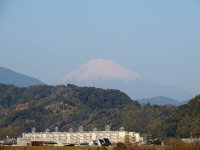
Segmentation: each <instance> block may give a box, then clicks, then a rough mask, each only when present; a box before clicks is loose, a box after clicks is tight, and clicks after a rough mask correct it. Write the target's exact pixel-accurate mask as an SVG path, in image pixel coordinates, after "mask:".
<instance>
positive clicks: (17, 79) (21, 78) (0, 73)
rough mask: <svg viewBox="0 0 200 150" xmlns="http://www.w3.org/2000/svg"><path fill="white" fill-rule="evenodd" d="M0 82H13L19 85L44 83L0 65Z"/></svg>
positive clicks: (26, 85)
mask: <svg viewBox="0 0 200 150" xmlns="http://www.w3.org/2000/svg"><path fill="white" fill-rule="evenodd" d="M0 83H4V84H13V85H16V86H19V87H28V86H30V85H38V84H44V83H43V82H41V81H40V80H38V79H35V78H32V77H29V76H27V75H23V74H20V73H17V72H15V71H12V70H10V69H7V68H4V67H0Z"/></svg>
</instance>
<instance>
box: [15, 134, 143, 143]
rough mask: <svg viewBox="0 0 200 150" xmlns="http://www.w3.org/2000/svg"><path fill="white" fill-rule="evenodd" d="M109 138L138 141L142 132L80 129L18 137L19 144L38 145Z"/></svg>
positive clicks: (113, 141)
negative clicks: (77, 130)
mask: <svg viewBox="0 0 200 150" xmlns="http://www.w3.org/2000/svg"><path fill="white" fill-rule="evenodd" d="M103 138H107V139H109V140H110V142H111V143H118V142H122V143H125V142H127V140H128V142H130V143H138V142H140V134H139V133H135V132H127V131H122V130H121V131H88V132H87V131H79V132H72V131H71V132H58V131H56V132H31V133H23V134H22V137H19V138H17V145H19V146H37V144H38V145H40V146H42V145H50V144H54V145H57V146H64V145H67V144H76V145H79V144H81V143H90V142H91V141H93V140H97V139H103Z"/></svg>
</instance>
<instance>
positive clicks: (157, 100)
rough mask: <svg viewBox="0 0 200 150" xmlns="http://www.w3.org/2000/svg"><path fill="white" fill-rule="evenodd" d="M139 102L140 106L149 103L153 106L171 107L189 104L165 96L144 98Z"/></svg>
mask: <svg viewBox="0 0 200 150" xmlns="http://www.w3.org/2000/svg"><path fill="white" fill-rule="evenodd" d="M138 102H139V103H140V104H147V103H148V102H149V103H150V104H152V105H155V104H156V105H166V104H170V105H174V106H178V105H183V104H185V103H187V101H178V100H174V99H172V98H169V97H164V96H157V97H152V98H143V99H140V100H138Z"/></svg>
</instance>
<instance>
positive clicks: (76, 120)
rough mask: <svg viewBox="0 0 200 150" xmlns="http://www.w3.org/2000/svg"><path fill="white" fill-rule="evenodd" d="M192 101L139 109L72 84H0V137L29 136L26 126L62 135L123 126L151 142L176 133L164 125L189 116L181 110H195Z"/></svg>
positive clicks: (122, 98) (123, 98)
mask: <svg viewBox="0 0 200 150" xmlns="http://www.w3.org/2000/svg"><path fill="white" fill-rule="evenodd" d="M197 99H198V97H197V98H195V99H194V100H191V101H190V102H189V103H188V104H187V105H183V106H180V107H176V106H170V105H166V106H165V105H164V106H158V105H153V106H152V105H150V104H146V105H140V104H139V103H138V101H134V100H131V99H130V98H129V97H128V96H127V95H126V94H125V93H123V92H120V91H119V90H111V89H108V90H104V89H100V88H94V87H77V86H75V85H67V86H64V85H61V86H47V85H39V86H31V87H29V88H19V87H16V86H13V85H4V84H0V138H5V137H6V136H7V135H9V136H11V137H17V136H19V135H20V134H21V133H23V132H30V131H31V128H32V127H36V131H37V132H40V131H44V130H45V129H47V128H48V129H50V130H51V131H53V129H54V127H55V126H57V127H58V128H59V131H68V130H69V128H71V127H72V128H73V129H74V130H75V131H76V130H77V129H78V127H79V126H80V125H82V126H83V128H84V130H92V129H93V128H94V127H97V129H98V130H104V127H105V125H106V124H109V125H110V126H111V129H112V130H118V129H119V127H121V126H123V127H125V129H126V130H128V131H135V132H139V133H142V134H145V133H150V134H152V135H153V137H163V136H177V133H178V131H179V130H173V132H175V133H174V134H173V135H172V134H169V128H170V129H171V126H170V124H172V125H174V124H173V116H174V115H175V116H177V115H179V114H180V115H181V113H180V112H185V114H187V113H189V112H188V111H189V110H188V111H185V110H182V109H184V108H185V109H189V108H190V107H193V105H195V108H196V109H197V108H199V107H200V106H199V103H197V102H196V101H197ZM190 105H191V106H190ZM190 109H191V110H193V109H194V108H190ZM181 110H182V111H181ZM182 115H183V114H182ZM188 115H189V114H188ZM190 115H194V116H193V120H195V121H197V122H198V120H196V117H199V115H198V112H196V114H190ZM185 116H187V115H185ZM185 116H183V117H185ZM199 118H200V117H199ZM170 119H172V120H170ZM182 123H183V122H180V124H182ZM184 123H185V122H184ZM195 125H196V126H197V127H199V126H200V125H199V124H197V123H196V124H195ZM161 127H162V130H160V129H161ZM192 127H193V126H192ZM178 129H180V130H182V128H178ZM196 129H197V128H196ZM185 132H190V131H188V130H185ZM194 132H196V130H195V131H194ZM187 135H188V133H187V134H184V136H187Z"/></svg>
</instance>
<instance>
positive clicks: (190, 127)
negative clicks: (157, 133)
mask: <svg viewBox="0 0 200 150" xmlns="http://www.w3.org/2000/svg"><path fill="white" fill-rule="evenodd" d="M160 129H161V130H162V134H163V135H164V136H168V137H191V136H192V137H199V136H200V95H198V96H196V97H195V98H193V99H192V100H190V101H189V102H188V103H187V104H185V105H182V106H179V107H178V110H177V111H176V112H175V113H174V114H173V115H171V116H170V117H169V118H167V119H166V120H165V121H163V122H162V123H161V125H160Z"/></svg>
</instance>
